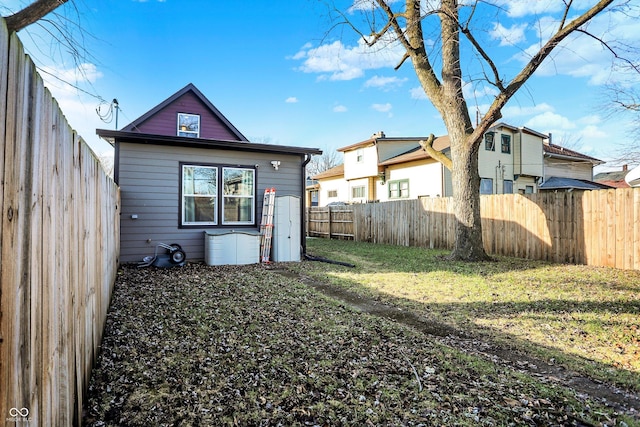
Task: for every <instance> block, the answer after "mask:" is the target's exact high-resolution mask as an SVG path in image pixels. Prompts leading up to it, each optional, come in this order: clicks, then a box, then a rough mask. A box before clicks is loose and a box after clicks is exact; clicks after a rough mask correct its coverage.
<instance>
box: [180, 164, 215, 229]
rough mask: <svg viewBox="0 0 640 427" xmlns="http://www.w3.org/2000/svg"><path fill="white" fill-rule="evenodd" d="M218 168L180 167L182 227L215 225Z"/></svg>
mask: <svg viewBox="0 0 640 427" xmlns="http://www.w3.org/2000/svg"><path fill="white" fill-rule="evenodd" d="M217 200H218V168H217V167H215V166H196V165H182V225H216V224H217V215H216V212H217V209H216V208H217Z"/></svg>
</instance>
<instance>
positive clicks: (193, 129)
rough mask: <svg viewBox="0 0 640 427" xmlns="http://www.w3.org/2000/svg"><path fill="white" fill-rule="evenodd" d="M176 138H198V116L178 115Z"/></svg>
mask: <svg viewBox="0 0 640 427" xmlns="http://www.w3.org/2000/svg"><path fill="white" fill-rule="evenodd" d="M178 136H187V137H191V138H199V137H200V116H199V115H198V114H187V113H178Z"/></svg>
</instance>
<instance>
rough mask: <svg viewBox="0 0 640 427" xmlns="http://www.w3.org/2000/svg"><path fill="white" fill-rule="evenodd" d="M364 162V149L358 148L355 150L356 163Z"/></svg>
mask: <svg viewBox="0 0 640 427" xmlns="http://www.w3.org/2000/svg"><path fill="white" fill-rule="evenodd" d="M363 161H364V148H358V149H357V150H356V162H358V163H362V162H363Z"/></svg>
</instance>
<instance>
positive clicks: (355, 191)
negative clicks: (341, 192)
mask: <svg viewBox="0 0 640 427" xmlns="http://www.w3.org/2000/svg"><path fill="white" fill-rule="evenodd" d="M364 190H365V187H364V185H362V186H358V187H352V188H351V198H353V199H364V194H365V192H364Z"/></svg>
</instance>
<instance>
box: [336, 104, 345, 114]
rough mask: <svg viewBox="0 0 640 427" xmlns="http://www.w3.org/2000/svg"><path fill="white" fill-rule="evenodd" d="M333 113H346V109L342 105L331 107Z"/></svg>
mask: <svg viewBox="0 0 640 427" xmlns="http://www.w3.org/2000/svg"><path fill="white" fill-rule="evenodd" d="M333 112H334V113H346V112H347V107H345V106H344V105H336V106H335V107H333Z"/></svg>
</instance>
